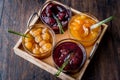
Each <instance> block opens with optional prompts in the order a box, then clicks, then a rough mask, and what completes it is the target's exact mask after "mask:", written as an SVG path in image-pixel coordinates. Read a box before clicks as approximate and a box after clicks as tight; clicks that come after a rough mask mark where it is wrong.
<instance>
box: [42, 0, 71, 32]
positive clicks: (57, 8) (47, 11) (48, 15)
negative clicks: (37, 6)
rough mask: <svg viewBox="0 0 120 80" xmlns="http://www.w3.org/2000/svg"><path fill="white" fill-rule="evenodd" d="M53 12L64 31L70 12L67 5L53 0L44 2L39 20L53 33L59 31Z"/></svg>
mask: <svg viewBox="0 0 120 80" xmlns="http://www.w3.org/2000/svg"><path fill="white" fill-rule="evenodd" d="M53 14H54V15H55V16H56V18H57V19H58V20H59V22H60V23H61V25H62V28H63V30H64V31H65V30H66V29H67V26H68V21H69V19H70V12H69V10H68V9H67V7H64V6H62V5H60V4H57V3H54V1H50V2H47V3H46V4H44V5H43V7H42V10H41V16H40V17H41V20H42V21H43V22H44V23H45V24H47V25H49V26H50V27H51V28H52V29H53V30H54V32H55V33H60V32H59V26H58V23H57V21H56V19H55V18H54V16H53Z"/></svg>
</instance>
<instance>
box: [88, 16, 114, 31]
mask: <svg viewBox="0 0 120 80" xmlns="http://www.w3.org/2000/svg"><path fill="white" fill-rule="evenodd" d="M112 19H113V16H111V17H109V18H107V19H105V20H102V21H100V22H98V23H96V24H94V25H92V26H91V27H90V29H91V30H92V29H95V28H97V27H99V26H101V25H102V24H104V23H107V22H109V21H111V20H112Z"/></svg>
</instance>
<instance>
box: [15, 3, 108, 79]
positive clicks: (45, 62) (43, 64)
mask: <svg viewBox="0 0 120 80" xmlns="http://www.w3.org/2000/svg"><path fill="white" fill-rule="evenodd" d="M56 3H58V2H56ZM71 10H72V12H73V13H74V14H84V13H81V12H79V11H77V10H75V9H71ZM38 14H40V11H39V12H38ZM36 22H37V23H41V21H40V20H39V17H38V16H35V17H34V19H33V20H32V21H31V24H30V25H33V24H35V23H36ZM106 29H107V25H106V24H104V25H103V26H102V32H101V35H100V37H99V38H98V40H97V41H96V42H95V44H94V45H92V46H90V47H86V48H85V49H86V52H87V60H86V62H85V64H84V66H83V67H82V68H81V70H80V71H79V72H78V73H76V74H74V75H68V74H65V73H61V74H60V75H59V78H61V79H64V80H76V79H81V78H82V75H83V73H84V72H85V70H86V68H87V66H88V64H89V62H90V60H91V59H89V56H90V54H91V52H93V51H95V50H96V48H97V47H98V44H99V43H100V41H101V39H102V37H103V35H104V33H105V31H106ZM28 30H29V29H28ZM28 30H26V32H27V31H28ZM66 38H71V37H70V35H69V32H68V30H67V31H66V32H65V33H64V34H57V35H56V42H58V41H60V40H62V39H66ZM96 44H97V46H96ZM14 51H15V53H16V54H17V55H18V56H20V57H22V58H24V59H25V60H27V61H30V62H31V63H33V64H35V65H36V66H38V67H40V68H42V69H44V70H46V71H48V72H50V73H51V74H55V73H56V72H57V69H56V68H55V66H54V63H53V60H52V57H51V56H50V57H48V58H45V59H42V60H40V59H37V58H35V57H33V56H31V55H30V54H28V53H27V52H26V51H25V50H24V48H23V46H22V38H20V40H19V41H18V42H17V44H16V45H15V47H14Z"/></svg>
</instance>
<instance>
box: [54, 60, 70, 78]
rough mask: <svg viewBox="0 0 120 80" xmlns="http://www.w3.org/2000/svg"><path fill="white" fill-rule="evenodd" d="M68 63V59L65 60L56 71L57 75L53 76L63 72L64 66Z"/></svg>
mask: <svg viewBox="0 0 120 80" xmlns="http://www.w3.org/2000/svg"><path fill="white" fill-rule="evenodd" d="M68 62H69V59H67V60H66V61H65V62H64V63H63V64H62V66H61V67H60V68H59V69H58V71H57V73H56V74H55V76H59V75H60V73H61V72H62V71H63V69H64V68H65V66H66V65H67V64H68Z"/></svg>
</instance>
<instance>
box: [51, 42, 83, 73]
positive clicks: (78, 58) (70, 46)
mask: <svg viewBox="0 0 120 80" xmlns="http://www.w3.org/2000/svg"><path fill="white" fill-rule="evenodd" d="M71 52H72V53H71ZM84 54H85V53H83V51H82V49H81V48H80V46H79V45H78V44H77V43H75V42H63V43H60V44H59V45H57V46H56V47H55V48H54V50H53V60H54V62H55V64H56V65H57V66H58V67H61V66H62V64H63V63H64V62H65V60H66V58H67V56H68V55H70V57H69V62H68V64H67V65H66V66H65V68H64V70H65V71H73V72H76V71H78V69H79V68H80V67H81V65H82V63H83V59H84V57H85V56H84Z"/></svg>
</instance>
